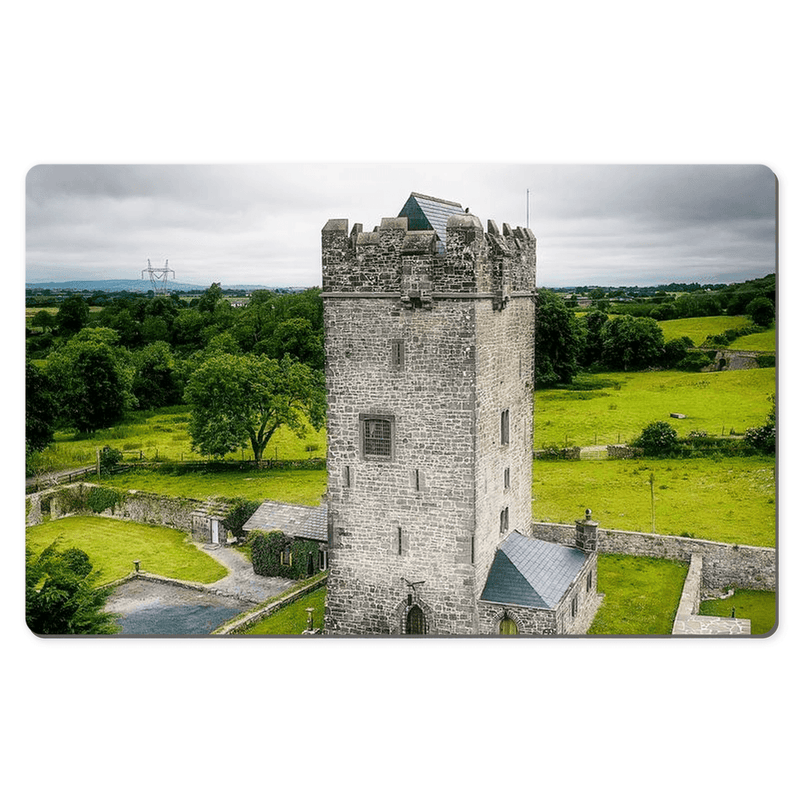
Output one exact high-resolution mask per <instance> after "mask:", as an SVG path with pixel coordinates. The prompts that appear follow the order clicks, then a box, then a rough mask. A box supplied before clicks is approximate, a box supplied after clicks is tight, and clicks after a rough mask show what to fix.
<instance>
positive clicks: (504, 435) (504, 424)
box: [500, 409, 509, 444]
mask: <svg viewBox="0 0 800 800" xmlns="http://www.w3.org/2000/svg"><path fill="white" fill-rule="evenodd" d="M508 442H509V420H508V409H506V410H505V411H503V412H502V413H501V414H500V444H508Z"/></svg>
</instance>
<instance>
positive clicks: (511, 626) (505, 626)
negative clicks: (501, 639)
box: [500, 614, 519, 636]
mask: <svg viewBox="0 0 800 800" xmlns="http://www.w3.org/2000/svg"><path fill="white" fill-rule="evenodd" d="M518 633H519V628H518V627H517V623H516V622H514V620H513V619H511V617H509V616H508V614H506V615H505V616H504V617H503V619H501V620H500V635H501V636H516V635H517V634H518Z"/></svg>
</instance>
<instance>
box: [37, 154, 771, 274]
mask: <svg viewBox="0 0 800 800" xmlns="http://www.w3.org/2000/svg"><path fill="white" fill-rule="evenodd" d="M27 184H28V186H27V189H28V225H27V228H28V230H27V242H28V280H41V279H51V280H59V279H63V278H67V277H77V273H78V271H81V272H82V273H83V274H84V275H86V274H88V273H91V272H92V271H94V274H95V275H94V276H95V277H98V278H100V277H128V278H130V277H138V276H139V274H140V272H141V269H142V268H143V267H144V266H145V265H146V259H147V258H152V259H153V260H154V262H155V263H159V262H162V260H163V259H165V258H169V259H170V266H172V267H173V268H174V269H175V270H176V272H178V273H179V274H178V275H177V276H176V277H177V278H178V280H181V281H188V282H196V283H199V284H201V285H208V284H209V283H211V282H212V281H214V280H221V281H222V282H223V283H228V284H233V283H245V282H246V283H264V284H271V285H276V284H281V283H283V284H286V283H290V284H293V285H314V284H318V283H319V280H320V264H319V236H320V229H321V228H322V226H323V225H324V223H325V222H326V221H327V219H329V218H333V217H339V218H340V217H345V218H347V219H349V221H350V224H351V225H352V224H353V223H355V222H361V223H362V224H364V226H365V227H366V228H367V229H369V228H371V227H372V226H373V225H377V224H378V223H379V222H380V219H381V217H384V216H393V215H394V214H396V213H397V212H398V211H399V209H400V207H401V206H402V204H403V202H404V201H405V199H406V198H407V196H408V194H409V192H411V191H420V192H423V193H427V194H433V195H436V196H439V197H445V198H447V199H451V200H456V201H458V202H461V203H462V204H463V205H465V206H470V208H471V210H472V211H473V212H474V213H476V214H477V215H478V216H479V217H480V218H481V219H482V221H483V222H484V224H486V222H487V221H488V219H490V218H491V219H494V220H495V221H497V222H499V223H502V222H508V223H510V224H511V225H520V224H525V215H526V190H528V189H530V192H531V194H530V201H531V214H530V227H531V228H532V229H533V231H534V233H535V234H536V236H537V238H538V240H539V254H540V262H539V264H540V266H539V281H538V282H539V284H540V285H568V284H576V283H578V284H583V283H597V284H601V285H603V284H605V285H608V284H613V283H631V282H632V283H640V284H652V283H659V282H664V281H667V280H673V279H674V280H705V279H706V277H705V276H708V275H712V274H713V275H722V274H724V275H726V276H728V277H724V278H722V277H720V278H709V280H720V281H722V280H745V279H747V278H752V277H757V276H760V275H762V274H766V273H767V272H769V271H771V270H772V269H773V268H774V235H775V190H774V187H775V182H774V177H773V176H772V173H770V172H769V170H767V169H766V168H764V167H757V166H756V167H753V166H730V167H728V166H605V165H599V166H561V165H513V164H497V165H494V164H482V165H470V164H403V163H397V164H268V165H255V166H248V165H230V166H228V165H209V166H204V165H201V166H191V165H177V166H172V165H167V166H159V165H139V166H52V167H50V166H40V167H34V168H33V169H32V170H31V171H30V173H29V175H28V181H27ZM45 274H47V278H44V277H42V276H44V275H45Z"/></svg>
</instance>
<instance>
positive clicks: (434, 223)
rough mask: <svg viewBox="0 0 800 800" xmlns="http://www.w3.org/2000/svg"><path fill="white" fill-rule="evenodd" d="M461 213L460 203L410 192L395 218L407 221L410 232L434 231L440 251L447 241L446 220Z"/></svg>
mask: <svg viewBox="0 0 800 800" xmlns="http://www.w3.org/2000/svg"><path fill="white" fill-rule="evenodd" d="M463 213H464V209H463V208H461V204H460V203H454V202H453V201H452V200H441V199H440V198H438V197H429V196H428V195H427V194H420V193H419V192H411V194H410V195H409V198H408V200H406V204H405V205H404V206H403V207H402V208H401V209H400V213H399V214H398V215H397V216H398V217H406V218H407V219H408V230H410V231H429V230H434V231H436V235H437V236H438V237H439V243H440V244H439V248H440V250H441V249H444V243H445V241H446V240H447V220H448V219H449V218H450V217H452V216H453V214H463Z"/></svg>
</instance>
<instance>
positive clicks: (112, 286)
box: [25, 279, 304, 294]
mask: <svg viewBox="0 0 800 800" xmlns="http://www.w3.org/2000/svg"><path fill="white" fill-rule="evenodd" d="M210 285H211V284H210V283H208V284H207V285H205V286H203V285H201V284H195V283H176V282H173V281H170V282H169V283H168V284H167V290H168V291H169V292H197V291H203V290H204V289H208V287H209V286H210ZM25 288H26V289H40V290H41V289H50V291H65V290H67V289H72V290H73V291H77V292H109V293H111V292H139V293H141V294H147V292H149V291H150V290H151V289H152V288H153V286H152V284H151V283H150V281H149V280H119V279H118V280H105V281H46V282H44V281H43V282H38V283H26V284H25ZM222 288H223V289H227V290H231V289H233V290H236V291H243V292H252V291H255V290H256V289H271V290H273V291H274V290H275V289H276V288H278V287H275V286H260V285H257V284H236V285H230V286H229V285H226V284H222ZM283 288H284V289H285V288H287V287H283ZM292 288H293V287H292ZM303 288H304V287H303Z"/></svg>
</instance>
